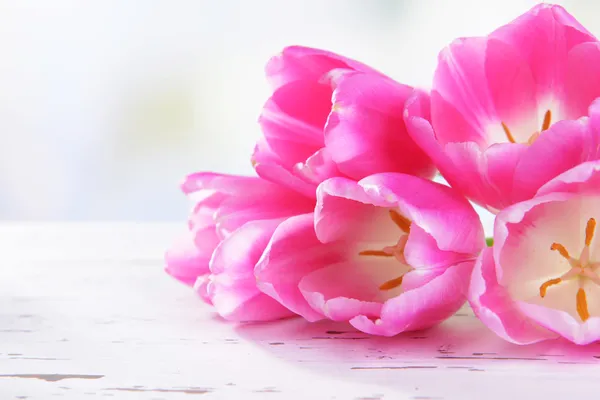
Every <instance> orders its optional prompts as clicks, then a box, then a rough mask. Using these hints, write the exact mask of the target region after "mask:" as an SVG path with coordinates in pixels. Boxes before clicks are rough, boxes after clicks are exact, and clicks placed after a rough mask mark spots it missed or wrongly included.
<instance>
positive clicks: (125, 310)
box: [0, 224, 600, 400]
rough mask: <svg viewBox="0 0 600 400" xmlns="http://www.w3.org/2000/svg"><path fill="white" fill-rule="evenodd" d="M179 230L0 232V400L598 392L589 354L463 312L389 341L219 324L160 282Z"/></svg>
mask: <svg viewBox="0 0 600 400" xmlns="http://www.w3.org/2000/svg"><path fill="white" fill-rule="evenodd" d="M180 227H181V226H180V225H177V224H4V225H0V257H1V260H2V266H1V267H0V399H2V400H5V399H12V398H14V399H50V398H54V397H61V398H67V399H86V398H92V397H100V398H110V397H112V398H115V399H157V400H158V399H194V398H196V396H197V397H198V398H200V399H363V400H364V399H421V400H425V399H461V400H462V399H482V398H485V399H502V400H505V399H506V398H508V397H509V396H513V397H514V398H517V399H521V398H523V399H537V398H544V399H564V398H574V399H575V398H576V399H587V398H597V396H598V395H599V393H600V379H598V377H600V344H595V345H590V346H587V347H577V346H575V345H571V344H569V343H566V342H564V341H552V342H546V343H542V344H537V345H532V346H527V347H520V346H515V345H512V344H509V343H506V342H504V341H502V340H500V339H498V338H496V337H495V336H494V335H493V334H491V333H490V332H488V331H487V330H486V328H485V327H484V326H482V325H481V323H480V322H479V321H477V320H476V319H475V318H474V317H473V314H472V313H471V312H470V310H469V309H468V308H464V309H463V310H461V312H459V313H458V314H457V315H456V316H455V317H453V318H452V319H450V320H448V321H446V322H445V323H443V324H442V325H440V326H438V327H436V328H434V329H431V330H428V331H424V332H415V333H407V334H402V335H399V336H397V337H393V338H379V337H369V336H366V335H364V334H361V333H358V332H355V331H353V330H352V329H351V328H350V327H349V326H347V325H346V324H341V323H331V322H319V323H314V324H310V323H307V322H305V321H303V320H301V319H289V320H285V321H280V322H276V323H263V324H244V325H235V324H231V323H227V322H224V321H222V320H220V319H219V318H218V317H217V316H215V315H214V313H212V311H211V310H210V308H209V307H208V306H205V305H204V304H202V303H201V301H200V300H199V299H198V298H197V297H196V296H195V295H194V294H193V292H192V291H191V290H189V289H188V288H186V287H184V286H183V285H180V284H178V283H177V282H175V281H174V280H172V279H171V278H169V277H168V276H166V275H165V274H164V273H163V270H162V267H163V265H162V264H163V263H162V253H163V250H164V248H165V247H166V246H167V245H168V244H169V242H170V241H171V239H172V238H173V237H174V236H175V235H176V234H177V233H178V229H179V228H180ZM515 396H516V397H515Z"/></svg>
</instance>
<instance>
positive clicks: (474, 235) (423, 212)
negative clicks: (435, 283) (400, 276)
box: [359, 173, 484, 254]
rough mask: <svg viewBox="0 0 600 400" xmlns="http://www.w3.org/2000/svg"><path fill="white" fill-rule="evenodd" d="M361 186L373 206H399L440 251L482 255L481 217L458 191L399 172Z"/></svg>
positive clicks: (366, 180) (361, 182)
mask: <svg viewBox="0 0 600 400" xmlns="http://www.w3.org/2000/svg"><path fill="white" fill-rule="evenodd" d="M359 185H360V186H361V187H362V188H363V189H364V191H365V193H366V194H367V195H369V198H370V200H371V203H372V204H376V205H382V204H385V203H387V204H396V205H397V206H398V207H399V208H400V211H401V212H402V214H403V215H405V216H406V217H408V218H409V219H410V220H411V221H412V222H413V223H414V224H416V225H418V226H419V227H420V228H421V229H423V230H424V231H425V232H427V233H428V234H429V235H431V236H432V237H433V238H434V239H435V241H436V243H437V245H438V248H439V249H440V250H445V251H453V252H456V253H464V254H478V253H479V251H480V250H481V248H482V247H483V246H484V233H483V226H482V225H481V221H480V219H479V216H478V215H477V213H476V212H475V210H474V209H473V207H472V206H471V204H469V202H468V201H467V199H465V198H464V197H463V196H462V195H461V194H460V193H459V192H458V191H456V190H455V189H452V188H450V187H448V186H445V185H441V184H439V183H435V182H431V181H428V180H425V179H422V178H419V177H416V176H412V175H405V174H397V173H387V174H375V175H371V176H369V177H367V178H365V179H362V180H360V181H359ZM450 232H452V234H449V233H450Z"/></svg>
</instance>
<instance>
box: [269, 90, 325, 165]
mask: <svg viewBox="0 0 600 400" xmlns="http://www.w3.org/2000/svg"><path fill="white" fill-rule="evenodd" d="M331 94H332V89H331V87H330V86H329V85H328V84H321V83H319V82H316V81H296V82H292V83H289V84H287V85H285V86H282V87H280V88H279V89H277V90H276V91H275V92H274V93H273V96H272V97H271V98H270V99H269V100H268V101H267V103H266V104H265V106H264V108H263V112H262V114H261V116H260V119H259V122H260V125H261V127H262V130H263V133H264V135H265V140H266V141H267V143H268V144H269V147H270V148H271V149H272V151H273V152H274V153H276V154H277V155H278V156H279V157H280V159H281V160H282V161H283V162H284V163H286V164H284V166H285V167H287V168H291V167H293V166H294V165H295V164H296V163H298V162H303V161H305V160H306V159H307V158H308V157H310V156H311V155H312V154H314V153H315V151H317V150H318V149H320V148H321V147H323V145H324V142H323V128H324V126H325V122H326V121H327V116H328V115H329V112H330V111H331Z"/></svg>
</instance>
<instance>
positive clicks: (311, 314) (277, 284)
mask: <svg viewBox="0 0 600 400" xmlns="http://www.w3.org/2000/svg"><path fill="white" fill-rule="evenodd" d="M313 224H314V222H313V214H312V213H309V214H302V215H298V216H294V217H291V218H288V219H287V220H285V221H284V222H282V223H281V224H280V225H279V226H278V227H277V229H276V230H275V232H274V234H273V236H272V238H271V241H270V242H269V244H268V245H267V248H266V249H265V251H264V253H263V255H262V256H261V258H260V260H259V261H258V263H257V264H256V267H255V270H254V273H255V275H256V279H257V282H258V288H259V289H260V290H261V291H262V292H263V293H266V294H268V295H269V296H271V297H273V298H274V299H276V300H277V301H279V302H280V303H281V304H282V305H283V306H285V307H287V308H289V309H290V310H292V311H293V312H295V313H297V314H300V315H301V316H303V317H304V318H305V319H307V320H309V321H316V320H319V319H322V318H323V316H322V315H321V314H320V313H318V312H316V311H315V310H314V309H313V308H312V307H311V306H310V305H309V304H308V302H307V301H306V299H305V298H304V296H303V295H302V292H301V291H300V289H299V287H298V285H299V283H300V281H301V280H302V278H303V277H304V276H306V275H308V274H309V273H311V272H313V271H317V270H319V269H321V268H324V267H326V266H328V265H331V264H336V263H338V262H341V261H343V260H344V259H345V252H346V251H347V250H346V248H345V246H344V244H343V243H335V244H323V243H321V242H319V240H318V239H317V236H316V234H315V231H314V227H313Z"/></svg>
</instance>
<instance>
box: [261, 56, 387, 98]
mask: <svg viewBox="0 0 600 400" xmlns="http://www.w3.org/2000/svg"><path fill="white" fill-rule="evenodd" d="M340 68H341V69H349V70H357V71H366V72H371V73H378V72H377V71H376V70H374V69H373V68H371V67H368V66H366V65H364V64H362V63H360V62H358V61H354V60H352V59H349V58H346V57H343V56H340V55H338V54H335V53H332V52H330V51H326V50H320V49H315V48H310V47H303V46H289V47H286V48H284V49H283V51H282V52H281V54H279V55H277V56H275V57H273V58H271V60H269V62H268V63H267V67H266V69H265V70H266V74H267V78H268V80H269V82H270V83H271V85H272V86H273V87H274V88H275V89H277V88H279V87H281V86H283V85H285V84H288V83H290V82H294V81H298V80H303V81H314V82H319V81H321V80H322V79H323V77H324V76H325V75H326V74H327V73H329V72H330V71H332V70H335V69H340Z"/></svg>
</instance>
